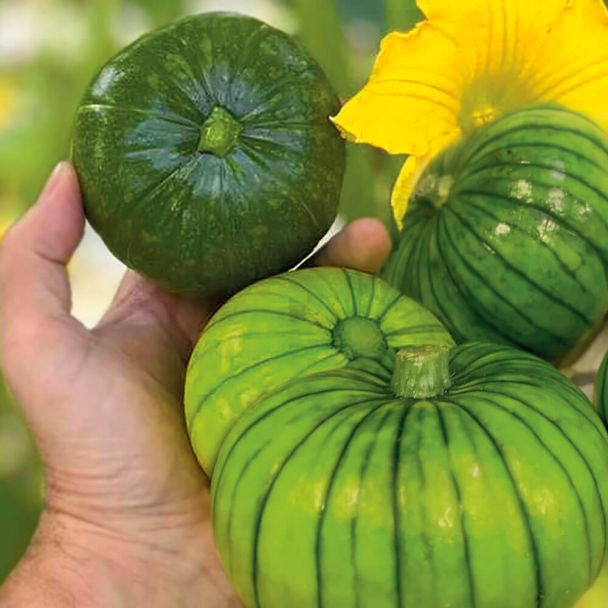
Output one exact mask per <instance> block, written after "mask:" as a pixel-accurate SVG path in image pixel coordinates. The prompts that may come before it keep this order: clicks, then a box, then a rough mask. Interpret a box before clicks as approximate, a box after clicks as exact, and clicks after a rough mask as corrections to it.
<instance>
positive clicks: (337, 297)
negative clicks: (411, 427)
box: [185, 268, 453, 475]
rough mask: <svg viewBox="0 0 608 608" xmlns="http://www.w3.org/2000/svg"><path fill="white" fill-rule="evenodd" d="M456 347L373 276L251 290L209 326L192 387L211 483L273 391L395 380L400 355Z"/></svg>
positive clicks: (346, 274)
mask: <svg viewBox="0 0 608 608" xmlns="http://www.w3.org/2000/svg"><path fill="white" fill-rule="evenodd" d="M419 344H433V345H440V346H450V345H452V344H453V341H452V338H451V337H450V335H449V334H448V333H447V331H446V330H445V328H444V327H443V326H442V325H441V323H439V321H437V319H436V318H435V317H434V316H433V315H432V314H431V313H430V312H428V311H427V310H426V309H424V308H423V307H422V306H420V305H419V304H417V303H416V302H414V301H413V300H410V299H409V298H406V297H404V296H402V295H401V294H400V293H399V292H398V291H396V290H395V289H393V288H392V287H390V286H389V285H387V284H386V283H385V282H384V281H382V280H381V279H379V278H377V277H374V276H372V275H368V274H364V273H361V272H356V271H354V270H345V269H338V268H310V269H306V270H298V271H296V272H290V273H287V274H284V275H281V276H277V277H272V278H270V279H266V280H265V281H260V282H259V283H256V284H254V285H251V286H249V287H248V288H246V289H244V290H243V291H241V292H240V293H238V294H237V295H235V296H234V297H233V298H232V299H231V300H229V301H228V302H227V303H226V304H225V305H224V306H223V307H222V308H221V309H220V310H219V311H218V312H217V313H216V314H215V316H214V317H213V318H212V319H211V321H210V323H209V324H208V326H207V327H206V328H205V331H204V332H203V334H202V336H201V338H200V341H199V343H198V345H197V346H196V348H195V350H194V353H193V355H192V358H191V360H190V365H189V368H188V375H187V379H186V391H185V392H186V394H185V403H186V421H187V424H188V430H189V433H190V438H191V441H192V445H193V447H194V451H195V453H196V455H197V457H198V459H199V462H200V463H201V465H202V466H203V468H204V469H205V471H206V472H207V473H208V474H209V475H211V474H212V472H213V468H214V466H215V461H216V459H217V454H218V451H219V449H220V447H221V445H222V442H223V441H224V439H225V436H226V433H227V432H228V431H229V430H230V428H231V427H232V426H233V425H234V423H235V421H236V420H237V419H238V418H239V416H240V415H241V414H242V412H243V411H245V410H246V409H247V408H248V407H249V406H250V405H251V404H252V403H253V402H255V400H256V399H258V398H259V397H260V396H261V395H263V394H264V393H265V392H267V391H268V390H271V389H274V388H276V387H278V386H280V385H281V384H283V383H285V382H288V381H291V380H293V379H294V378H296V377H298V376H302V375H303V374H311V373H314V372H320V371H326V370H331V369H340V368H343V367H363V368H365V369H366V370H367V371H368V373H372V372H373V373H374V374H375V375H377V376H378V377H381V378H384V379H385V380H387V379H390V376H391V373H392V370H393V365H394V358H395V352H396V351H397V350H399V349H401V348H405V347H407V346H414V345H419Z"/></svg>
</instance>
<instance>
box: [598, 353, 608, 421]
mask: <svg viewBox="0 0 608 608" xmlns="http://www.w3.org/2000/svg"><path fill="white" fill-rule="evenodd" d="M595 404H596V406H597V409H598V413H599V415H600V417H601V419H602V420H603V421H604V424H605V425H607V426H608V353H606V355H605V356H604V359H603V361H602V364H601V365H600V368H599V370H598V371H597V376H596V378H595Z"/></svg>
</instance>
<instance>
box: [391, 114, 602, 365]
mask: <svg viewBox="0 0 608 608" xmlns="http://www.w3.org/2000/svg"><path fill="white" fill-rule="evenodd" d="M607 197H608V135H607V134H606V133H605V132H604V131H603V130H601V129H600V128H599V127H598V126H596V125H595V124H594V123H593V122H591V121H590V120H589V119H588V118H586V117H584V116H582V115H580V114H576V113H573V112H570V111H568V110H565V109H563V108H560V107H557V106H531V107H528V108H525V109H523V110H519V111H517V112H513V113H512V114H509V115H505V116H504V117H503V118H501V119H499V120H497V121H496V122H494V123H492V124H490V125H488V126H487V127H485V128H483V129H481V130H479V131H477V132H475V133H474V134H473V135H471V136H469V137H466V138H465V139H463V140H461V141H460V142H458V143H456V144H455V145H453V146H452V147H450V148H448V149H446V150H445V151H444V152H443V153H441V154H440V155H439V156H438V157H436V158H435V159H434V160H433V161H432V162H431V163H430V164H429V166H428V167H427V168H426V170H425V172H424V173H423V175H422V176H421V178H420V180H419V182H418V184H417V186H416V188H415V192H414V194H413V196H412V198H411V200H410V203H409V207H408V211H407V214H406V216H405V218H404V228H403V232H402V236H401V239H400V242H399V245H398V247H397V248H396V251H395V253H394V254H393V255H392V257H391V259H390V261H389V263H388V265H387V267H386V269H385V272H384V278H386V280H387V281H388V282H389V283H391V284H392V285H395V286H397V287H398V288H399V289H401V290H402V291H403V293H405V294H406V295H408V296H411V297H413V298H414V299H416V300H418V301H420V302H422V303H423V304H424V305H425V306H426V307H427V308H429V309H430V310H431V311H432V312H434V313H435V314H436V315H437V316H438V317H439V318H440V319H441V320H442V321H443V322H444V323H445V325H446V326H447V327H448V329H449V330H450V332H451V333H452V335H453V336H454V338H455V339H456V341H458V342H460V341H466V340H481V341H490V342H496V343H503V344H507V345H511V346H515V347H519V348H523V349H525V350H528V351H531V352H533V353H535V354H537V355H539V356H541V357H543V358H545V359H548V360H550V361H559V360H562V359H563V358H564V357H565V356H566V355H567V354H568V353H570V352H571V351H572V349H574V348H575V347H576V346H577V345H579V346H580V345H581V344H584V343H585V342H586V341H587V340H588V338H589V337H590V335H592V334H593V333H594V330H595V329H596V328H597V326H598V324H599V323H600V321H601V319H602V317H603V315H604V314H605V313H606V311H607V309H608V283H607V279H606V268H607V264H608V198H607Z"/></svg>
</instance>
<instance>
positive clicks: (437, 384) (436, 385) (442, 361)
mask: <svg viewBox="0 0 608 608" xmlns="http://www.w3.org/2000/svg"><path fill="white" fill-rule="evenodd" d="M449 359H450V348H449V347H447V346H412V347H411V348H405V349H402V350H400V351H399V352H398V353H397V356H396V358H395V370H394V372H393V379H392V383H391V385H392V388H393V391H394V393H395V395H397V396H398V397H404V398H414V399H428V398H430V397H437V396H439V395H442V394H443V393H444V392H445V391H446V390H447V389H448V388H449V387H450V386H451V384H452V381H451V379H450V370H449Z"/></svg>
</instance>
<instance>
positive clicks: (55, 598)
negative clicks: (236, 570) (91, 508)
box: [0, 513, 241, 608]
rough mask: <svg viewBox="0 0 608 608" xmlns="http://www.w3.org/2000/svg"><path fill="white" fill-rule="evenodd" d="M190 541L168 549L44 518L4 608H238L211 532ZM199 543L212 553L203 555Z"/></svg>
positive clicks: (63, 518) (64, 518) (66, 519)
mask: <svg viewBox="0 0 608 608" xmlns="http://www.w3.org/2000/svg"><path fill="white" fill-rule="evenodd" d="M151 536H152V534H151ZM189 536H190V538H185V537H184V538H183V539H178V538H177V536H176V538H175V545H174V547H173V549H171V550H167V548H166V547H159V546H157V545H156V544H152V543H146V542H145V541H143V540H141V539H138V540H137V541H134V539H127V538H123V537H121V536H119V535H117V534H115V533H114V532H113V531H112V530H111V529H104V528H100V527H99V526H97V525H96V524H92V523H89V522H87V521H84V520H79V519H76V518H74V517H72V516H70V515H65V514H61V513H45V514H43V516H42V519H41V522H40V526H39V529H38V532H37V533H36V536H35V538H34V541H33V542H32V545H31V547H30V550H29V551H28V554H27V555H26V557H25V558H24V560H23V562H22V563H21V564H20V566H19V567H18V569H17V571H16V572H15V573H14V574H13V576H12V577H11V579H9V581H8V584H7V587H6V590H5V595H6V597H5V596H0V598H1V599H2V600H4V601H6V602H7V603H6V605H5V603H4V602H0V607H1V608H13V606H15V607H16V606H19V608H38V607H39V606H40V607H41V606H45V608H55V607H56V606H57V607H59V606H61V607H62V608H64V607H65V608H67V607H71V606H72V605H73V606H83V607H86V608H98V607H99V608H102V607H103V608H123V607H124V608H135V607H138V606H146V608H170V607H171V608H173V607H179V608H189V607H190V606H193V607H194V606H197V607H198V606H200V605H201V603H202V604H204V605H205V606H208V607H209V608H233V607H237V606H241V604H240V603H239V602H238V600H237V599H236V596H235V595H234V593H233V591H232V590H231V587H230V586H229V584H228V583H227V581H226V579H225V577H224V574H223V572H222V569H221V566H220V564H219V561H218V560H217V558H216V556H215V549H214V547H213V542H212V537H211V530H210V527H209V528H208V529H207V527H202V528H201V529H200V530H197V531H193V530H190V531H189ZM193 537H196V538H193ZM180 540H181V542H180ZM201 541H203V546H205V547H207V548H208V550H207V551H203V552H201V550H200V548H201V546H202V545H201Z"/></svg>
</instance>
